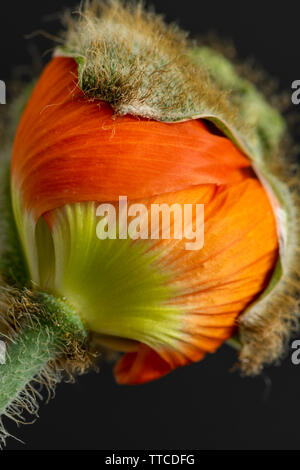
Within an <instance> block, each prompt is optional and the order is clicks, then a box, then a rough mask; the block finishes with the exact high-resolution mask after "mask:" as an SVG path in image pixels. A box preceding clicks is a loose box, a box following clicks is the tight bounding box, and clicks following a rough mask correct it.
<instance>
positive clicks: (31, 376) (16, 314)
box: [0, 291, 87, 443]
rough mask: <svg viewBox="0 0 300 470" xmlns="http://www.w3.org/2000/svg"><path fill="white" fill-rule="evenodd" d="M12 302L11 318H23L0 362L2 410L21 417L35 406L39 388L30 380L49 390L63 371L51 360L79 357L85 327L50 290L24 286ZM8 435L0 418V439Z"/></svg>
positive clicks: (39, 396)
mask: <svg viewBox="0 0 300 470" xmlns="http://www.w3.org/2000/svg"><path fill="white" fill-rule="evenodd" d="M12 302H13V303H12V306H11V308H10V309H9V315H10V319H11V320H12V319H13V321H14V322H16V323H19V322H20V319H21V322H20V323H21V325H20V327H19V328H17V329H16V331H15V332H14V334H13V335H11V338H10V341H9V344H8V347H7V354H6V360H5V363H4V364H0V416H1V415H2V416H7V417H9V418H12V419H13V420H15V421H16V422H24V421H25V418H24V415H23V411H24V410H25V411H26V412H27V413H30V414H33V415H36V414H37V411H38V401H37V399H38V398H41V394H40V392H39V391H38V390H37V389H36V388H35V387H34V385H35V384H44V385H46V387H47V388H48V391H51V390H53V389H54V386H55V384H56V383H57V382H58V381H59V380H60V379H61V373H62V371H61V369H62V368H61V366H60V367H56V362H55V361H61V360H62V359H63V360H64V361H65V362H66V363H67V362H68V361H72V360H74V357H75V360H77V362H78V361H79V362H80V360H82V361H83V351H84V349H83V347H84V343H85V341H86V338H87V333H86V331H85V328H84V326H83V324H82V323H81V320H80V318H79V316H78V315H77V314H76V313H74V312H73V310H72V309H71V308H70V307H68V306H67V305H66V304H65V303H64V302H62V301H60V300H58V299H56V298H54V297H52V296H51V295H48V294H43V293H34V294H33V293H29V292H28V291H26V292H22V293H20V295H19V297H17V298H16V297H14V298H12ZM0 339H1V340H5V336H4V335H1V336H0ZM80 354H82V356H80ZM82 364H83V362H82ZM80 367H81V369H82V368H83V365H79V368H80ZM8 435H9V434H8V433H7V432H6V431H5V429H4V428H3V425H2V423H1V421H0V443H1V442H2V443H5V438H6V437H7V436H8Z"/></svg>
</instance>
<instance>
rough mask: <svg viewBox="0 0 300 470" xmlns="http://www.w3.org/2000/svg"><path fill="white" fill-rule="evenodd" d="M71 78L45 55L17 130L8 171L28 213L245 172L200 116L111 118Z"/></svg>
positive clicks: (65, 65)
mask: <svg viewBox="0 0 300 470" xmlns="http://www.w3.org/2000/svg"><path fill="white" fill-rule="evenodd" d="M76 82H77V65H76V63H75V61H74V60H73V59H69V58H55V59H53V60H52V61H51V62H50V64H49V65H48V66H47V67H46V69H45V70H44V72H43V74H42V76H41V78H40V80H39V82H38V84H37V86H36V88H35V90H34V92H33V94H32V97H31V98H30V100H29V102H28V104H27V107H26V110H25V112H24V114H23V117H22V119H21V122H20V125H19V128H18V131H17V135H16V138H15V144H14V150H13V160H12V175H13V178H14V182H15V183H16V184H17V185H18V188H19V189H21V194H22V199H23V204H24V206H25V207H26V208H27V209H28V210H31V211H33V213H34V215H35V218H36V219H37V218H38V217H39V216H40V215H42V214H43V213H45V212H47V211H49V210H52V209H55V208H57V207H61V206H63V205H65V204H67V203H72V202H79V201H80V202H83V201H114V200H117V199H118V197H119V195H127V196H128V198H129V199H135V198H141V197H149V196H152V195H154V194H161V193H166V192H170V191H178V190H182V189H185V188H187V187H190V186H192V185H199V184H208V183H214V184H225V183H226V184H227V183H233V182H238V181H241V180H242V179H243V178H244V177H245V174H247V173H249V172H251V168H250V162H249V160H248V159H247V158H246V157H245V156H244V155H243V154H242V153H241V152H240V151H239V150H237V149H236V147H235V146H234V145H233V144H232V142H231V141H230V140H229V139H227V138H225V137H222V136H219V135H215V134H213V133H212V132H211V131H209V130H208V128H207V127H206V125H205V124H204V123H203V122H202V121H201V120H195V121H188V122H183V123H177V124H176V123H173V124H167V123H162V122H156V121H150V120H147V119H142V118H141V119H137V118H135V117H132V116H124V117H117V118H116V119H114V117H113V113H112V109H111V107H110V106H109V105H108V104H105V103H99V102H88V101H87V100H86V99H84V97H83V94H82V92H81V91H80V90H79V89H78V88H77V87H76ZM141 182H142V184H141Z"/></svg>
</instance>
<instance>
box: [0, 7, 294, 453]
mask: <svg viewBox="0 0 300 470" xmlns="http://www.w3.org/2000/svg"><path fill="white" fill-rule="evenodd" d="M147 3H148V2H147ZM151 3H152V4H154V5H155V6H156V10H157V11H158V12H160V13H164V14H165V15H166V18H167V19H168V20H171V21H174V20H175V21H177V22H178V23H179V24H180V26H182V27H183V28H184V29H186V30H189V31H191V32H192V34H194V35H196V34H198V33H204V32H206V31H209V30H214V31H215V32H217V33H218V34H219V35H221V37H227V38H232V39H233V40H234V42H235V45H236V47H237V50H238V53H239V56H240V57H241V58H247V57H249V56H252V57H255V59H256V60H257V61H258V63H260V64H261V65H262V66H263V67H264V69H265V70H266V71H267V72H268V73H269V74H271V75H272V76H274V77H277V78H278V80H279V85H280V88H281V90H283V91H286V92H288V93H289V92H290V89H291V82H292V81H293V80H295V79H300V70H299V50H298V48H297V47H300V46H298V44H299V29H300V3H299V4H298V5H297V4H296V2H291V1H290V2H288V1H285V2H278V3H274V2H268V1H260V2H253V1H252V2H241V1H231V2H228V1H226V2H223V1H218V2H216V1H209V0H207V1H206V2H204V1H202V0H201V1H195V0H193V1H192V0H185V1H180V0H178V1H176V0H161V1H159V0H157V1H152V2H151ZM74 5H76V3H74V2H72V1H71V2H70V1H69V2H68V1H63V2H59V1H57V0H51V1H43V2H38V1H33V0H31V1H29V0H27V1H24V2H23V1H22V2H21V1H18V2H9V1H6V2H5V3H4V2H1V6H0V23H1V25H0V79H2V80H6V81H8V80H10V79H12V78H14V77H15V76H21V75H22V74H27V72H28V70H29V71H30V69H32V68H34V69H35V70H38V68H39V67H40V59H39V58H40V56H41V55H42V53H43V52H44V51H46V50H47V49H49V48H51V46H52V43H51V41H49V40H48V39H45V38H43V37H41V36H38V37H36V38H34V39H27V40H25V39H24V36H25V35H26V34H28V33H31V32H32V31H35V30H37V29H40V28H42V29H44V30H47V31H49V32H51V33H56V32H57V31H58V28H59V26H58V25H59V23H58V21H57V19H56V18H55V15H54V16H53V13H55V12H57V11H60V10H61V9H63V8H64V7H66V6H74ZM49 58H50V54H48V55H47V54H46V55H45V56H44V57H43V58H42V60H41V63H43V62H44V63H45V62H46V61H47V60H49ZM24 64H25V65H29V69H26V67H25V68H24V67H23V65H24ZM8 91H9V96H8V100H9V99H10V96H11V94H12V90H11V89H10V87H9V86H8ZM294 108H295V109H294V111H298V110H297V108H296V107H294ZM234 361H235V352H234V351H233V350H231V349H230V348H229V347H228V346H223V347H222V348H221V349H220V350H219V351H218V352H217V353H216V354H214V355H212V356H210V357H207V358H206V359H205V360H204V361H203V362H201V363H199V364H194V365H192V366H189V367H186V368H182V369H180V370H177V371H175V372H173V373H172V374H170V375H169V376H167V377H165V378H162V379H160V380H159V381H156V382H153V383H150V384H147V385H143V386H138V387H124V386H123V387H120V386H117V385H116V384H115V382H114V379H113V376H112V372H111V366H110V365H108V364H103V365H102V367H101V371H100V373H99V374H96V373H90V374H89V375H85V376H83V377H80V378H78V380H77V381H76V384H72V385H70V384H62V385H59V386H58V388H57V396H56V398H55V400H52V401H51V402H50V403H49V404H48V405H47V406H45V405H41V409H40V417H39V419H38V421H37V422H36V423H35V424H34V425H28V426H23V427H21V428H19V429H16V428H15V426H12V425H9V429H10V430H11V431H12V432H14V434H15V435H17V436H18V437H19V438H21V439H22V440H23V441H25V443H26V444H25V445H24V444H21V443H19V442H17V441H14V440H9V442H8V446H7V449H11V450H13V449H27V450H39V449H44V450H46V449H48V450H58V449H68V450H71V449H74V450H79V449H107V450H118V449H120V450H125V449H136V450H138V449H149V450H150V449H155V448H156V449H172V450H178V449H235V450H237V449H300V366H298V367H297V366H293V365H292V364H291V360H290V353H289V354H288V355H287V357H286V359H285V361H284V362H283V364H282V365H281V367H273V368H269V369H268V370H266V371H265V373H264V375H262V376H260V377H258V378H255V379H245V378H241V377H240V376H239V375H238V374H237V373H230V372H229V369H230V367H231V366H232V365H233V363H234Z"/></svg>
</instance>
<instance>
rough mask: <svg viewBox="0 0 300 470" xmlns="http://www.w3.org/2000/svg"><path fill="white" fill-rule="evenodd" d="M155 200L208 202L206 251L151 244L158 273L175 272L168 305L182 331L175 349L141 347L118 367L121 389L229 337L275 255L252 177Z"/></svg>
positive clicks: (260, 192) (265, 204)
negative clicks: (157, 258) (158, 253)
mask: <svg viewBox="0 0 300 470" xmlns="http://www.w3.org/2000/svg"><path fill="white" fill-rule="evenodd" d="M197 190H198V191H197ZM197 193H198V194H197ZM144 202H146V201H144ZM159 202H160V203H168V204H171V203H174V202H177V203H181V204H184V203H205V219H204V220H205V225H204V227H205V241H204V247H203V248H202V249H201V250H198V251H187V250H185V249H184V243H185V241H186V240H184V239H183V240H177V241H175V240H172V239H171V240H158V241H157V243H156V245H154V246H153V248H152V249H156V248H158V247H159V248H160V249H161V250H162V252H163V253H164V256H163V257H162V258H161V259H160V262H159V264H160V267H161V269H162V270H164V271H166V272H171V273H172V274H171V280H170V281H169V282H170V284H171V285H172V287H173V288H175V289H176V290H177V292H179V294H178V295H176V296H175V297H173V298H172V299H171V300H170V301H169V304H170V305H174V306H176V307H177V308H178V307H181V308H182V310H183V312H184V313H183V314H182V318H181V328H180V331H178V332H173V331H172V332H171V331H170V335H172V336H174V343H173V345H172V347H170V345H168V346H163V345H160V344H159V345H157V347H155V348H154V349H155V351H153V350H152V352H151V351H149V348H146V349H145V348H144V347H140V348H139V350H138V351H137V352H136V353H130V354H125V356H123V357H122V358H121V359H120V362H119V363H118V364H117V366H116V368H115V375H116V379H117V381H118V382H120V383H123V384H124V383H126V384H135V383H142V382H145V381H148V380H152V379H154V378H157V377H159V376H161V375H164V374H166V373H167V372H169V371H170V370H172V369H174V368H175V367H178V366H182V365H186V364H189V363H191V362H195V361H199V360H200V359H202V358H203V357H204V356H205V354H206V353H207V352H214V351H215V350H216V349H217V348H218V347H219V346H220V345H221V344H222V343H223V342H224V341H225V340H227V339H228V338H230V337H231V336H232V334H233V333H234V331H235V329H236V319H237V317H238V315H239V314H240V313H241V312H242V311H243V310H244V309H245V308H246V307H247V306H248V305H249V304H250V303H251V302H253V301H254V300H255V298H256V297H257V296H258V295H259V294H260V293H261V292H262V291H263V290H264V288H265V287H266V285H267V283H268V281H269V279H270V275H271V273H272V270H273V267H274V265H275V263H276V260H277V257H278V237H277V233H276V223H275V219H274V215H273V211H272V208H271V205H270V202H269V200H268V197H267V195H266V192H265V190H264V188H263V187H262V185H261V184H260V182H259V181H258V180H257V179H255V178H253V179H251V178H247V179H246V180H245V181H244V182H242V183H239V184H235V185H231V186H219V187H212V186H210V185H209V186H207V187H206V186H201V187H199V188H192V189H190V190H185V191H182V192H180V193H176V194H174V193H173V194H168V195H161V196H158V197H153V198H151V199H149V200H148V201H147V203H148V204H149V205H150V204H151V203H159ZM159 357H160V358H159Z"/></svg>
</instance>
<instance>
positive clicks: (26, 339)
mask: <svg viewBox="0 0 300 470" xmlns="http://www.w3.org/2000/svg"><path fill="white" fill-rule="evenodd" d="M24 101H26V100H25V98H24ZM16 109H17V106H16ZM285 130H286V126H285V122H284V120H283V118H282V117H281V115H280V114H279V113H278V112H277V111H276V110H275V109H273V108H272V107H271V106H270V105H269V104H268V103H267V102H266V100H265V98H264V97H263V96H262V95H261V94H260V92H258V91H257V89H256V88H255V86H254V85H253V84H252V83H250V82H249V81H248V80H246V79H244V78H241V77H240V76H239V75H238V74H237V72H236V70H235V68H234V66H233V65H232V64H231V63H230V62H228V61H227V60H226V59H225V58H224V57H222V56H221V55H220V54H219V53H218V52H216V51H214V50H212V49H211V48H208V47H205V46H203V45H201V44H200V45H198V46H195V44H190V43H189V41H188V40H187V39H186V36H185V34H183V33H181V32H180V31H179V30H178V28H177V27H175V26H170V27H168V26H166V25H164V23H163V22H162V20H161V19H160V18H159V17H156V16H155V15H153V14H152V13H147V12H145V11H143V9H142V6H141V5H138V6H133V5H131V4H130V5H129V6H128V7H126V6H124V4H123V3H122V2H118V1H117V0H116V1H113V2H92V4H91V5H90V4H87V5H86V6H85V7H84V8H83V11H81V15H80V16H79V18H76V19H70V21H69V23H68V28H67V31H66V33H65V37H64V41H63V45H61V46H60V47H59V48H57V49H56V51H55V53H54V56H53V58H52V59H51V61H50V62H49V64H48V65H47V66H46V68H45V70H44V71H43V73H42V75H41V77H40V79H39V80H38V82H37V84H36V85H35V87H34V89H33V92H32V94H31V96H30V99H29V100H28V102H27V104H26V106H25V107H24V110H23V112H22V116H21V119H20V121H19V124H18V128H17V131H16V134H15V138H14V144H13V149H12V162H11V175H10V189H11V198H8V199H9V201H8V203H7V207H6V211H7V221H8V223H7V227H8V228H7V227H6V228H5V231H6V238H7V239H9V243H8V244H7V247H6V251H5V250H4V251H3V253H2V265H3V266H2V268H1V274H2V278H3V280H4V281H5V282H6V284H5V289H6V290H5V294H2V296H0V297H1V299H0V300H1V304H3V305H4V306H5V309H4V313H3V312H2V313H1V315H0V332H1V331H2V329H3V331H4V330H5V334H6V336H7V331H6V329H8V330H10V331H12V333H11V336H12V338H13V339H14V341H12V345H11V346H10V355H9V357H10V358H11V359H10V360H11V361H12V362H11V363H10V364H9V367H7V368H6V369H5V368H2V371H4V372H3V374H4V375H3V376H2V378H3V377H4V379H2V383H6V381H7V383H9V384H10V383H11V381H12V382H13V386H11V387H10V389H13V390H17V391H18V392H19V393H21V394H22V387H23V386H24V383H26V382H27V381H28V380H29V379H30V377H29V376H30V374H31V375H35V374H36V373H40V372H39V371H40V370H43V367H44V366H45V364H49V361H51V364H52V367H54V368H55V367H57V368H58V369H59V370H61V364H62V363H63V367H64V368H66V369H67V371H68V372H70V373H74V371H76V372H78V371H80V372H81V371H83V370H85V369H86V368H87V367H88V366H89V365H90V364H91V356H90V354H91V350H92V346H93V345H95V344H97V345H99V344H100V345H101V346H104V347H105V348H110V349H112V350H114V351H118V352H120V353H121V356H120V357H119V359H118V362H117V363H116V365H115V369H114V371H115V377H116V380H117V381H118V382H119V383H121V384H139V383H144V382H147V381H150V380H153V379H157V378H159V377H161V376H163V375H165V374H167V373H168V372H170V371H172V370H173V369H175V368H177V367H179V366H183V365H186V364H189V363H191V362H195V361H199V360H201V359H202V358H203V357H204V356H205V355H206V354H207V353H212V352H214V351H216V350H217V348H219V347H220V346H221V345H222V344H223V343H224V342H225V341H227V340H231V343H235V344H238V349H239V352H238V357H239V365H240V368H241V370H242V372H244V373H246V374H256V373H258V372H259V371H260V370H261V369H262V367H263V366H264V365H266V364H269V363H271V362H272V361H274V360H276V359H278V358H279V357H280V356H281V354H282V352H283V350H284V344H285V340H286V338H287V337H288V335H289V334H290V333H291V331H292V324H293V323H294V322H293V320H295V319H296V318H297V316H298V303H297V296H298V292H299V278H300V273H299V266H300V263H299V249H298V246H299V233H300V228H299V221H300V217H299V201H298V199H299V196H298V194H299V191H298V182H297V181H295V179H294V174H295V172H296V171H297V169H296V168H295V167H294V166H293V164H290V163H287V160H286V158H287V157H286V153H283V155H284V158H283V157H282V150H281V147H280V142H281V139H282V137H283V135H284V133H285ZM290 169H291V170H290ZM10 202H11V206H12V208H11V207H10ZM11 209H12V213H13V218H12V217H11ZM15 229H16V230H15ZM16 325H17V326H16ZM19 325H21V326H20V328H19ZM16 338H17V339H16ZM27 350H29V351H30V354H27V352H26V351H27ZM20 358H21V359H22V360H24V364H23V363H22V360H21V366H20ZM53 364H54V365H53ZM57 365H58V366H57ZM47 367H48V366H47ZM14 370H15V372H14V373H12V372H11V371H14ZM55 373H56V370H55ZM54 375H55V374H54ZM0 378H1V377H0ZM55 380H56V375H55ZM3 396H4V398H3V399H2V397H1V393H0V413H1V412H2V409H4V410H6V409H7V407H8V409H9V406H10V403H11V401H10V395H9V393H5V394H4V395H3ZM29 402H30V403H31V401H30V399H29ZM15 408H17V412H18V410H19V407H13V408H12V410H13V412H14V411H15ZM32 408H33V409H36V408H35V405H32ZM18 418H19V415H18ZM1 432H2V431H1V429H0V439H1Z"/></svg>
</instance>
